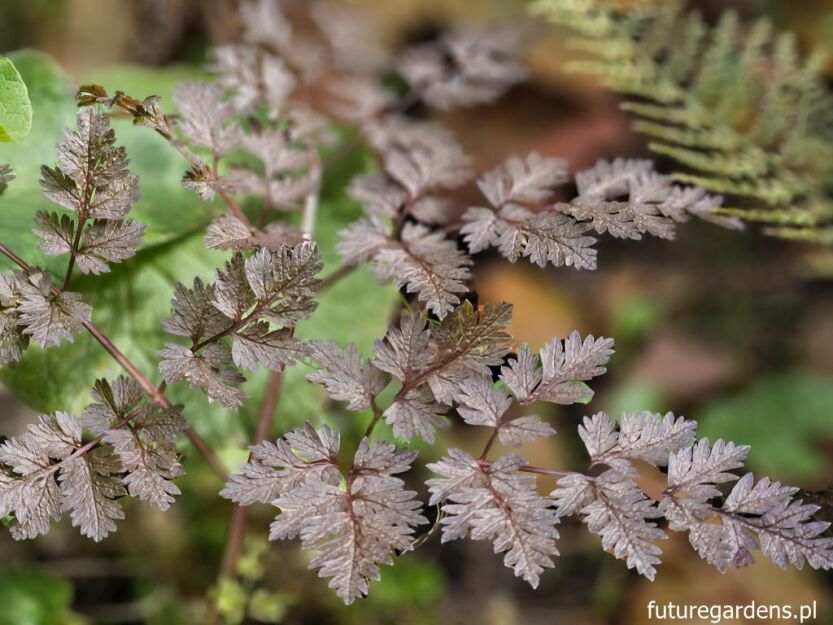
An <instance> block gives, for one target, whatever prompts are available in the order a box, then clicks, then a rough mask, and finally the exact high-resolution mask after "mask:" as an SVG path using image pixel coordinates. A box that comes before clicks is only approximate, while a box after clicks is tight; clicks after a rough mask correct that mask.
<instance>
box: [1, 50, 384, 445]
mask: <svg viewBox="0 0 833 625" xmlns="http://www.w3.org/2000/svg"><path fill="white" fill-rule="evenodd" d="M11 57H12V58H13V59H14V60H15V63H16V64H17V66H18V67H19V69H20V72H21V75H22V76H23V78H24V80H25V81H26V82H27V84H28V85H29V90H30V93H31V97H32V106H33V109H34V123H33V129H32V133H31V134H30V135H29V137H28V138H27V140H26V141H25V142H24V143H22V144H19V145H15V146H14V148H13V149H9V147H8V146H2V145H0V162H13V163H14V164H15V170H16V172H17V179H15V180H14V181H13V183H12V184H11V185H10V186H9V189H8V190H7V192H6V193H5V195H4V196H3V199H2V203H0V207H1V208H0V232H3V234H4V239H5V240H9V241H13V242H14V245H15V250H16V251H17V252H18V253H19V254H20V255H21V256H22V257H23V258H24V259H25V260H27V261H29V262H33V263H37V264H39V265H41V266H45V267H46V268H47V269H49V270H50V272H51V273H52V274H53V275H54V277H55V278H60V277H62V276H63V272H64V270H65V263H66V261H65V259H62V258H60V257H45V256H43V254H41V253H40V250H39V249H38V246H37V240H36V238H35V236H34V235H33V234H32V232H31V229H32V218H33V216H34V214H35V212H36V211H37V210H38V209H43V208H46V207H47V206H48V204H49V203H48V200H46V198H44V197H43V195H42V193H41V191H40V189H39V188H38V182H37V181H38V176H39V173H38V172H39V167H40V164H41V163H51V162H52V161H53V160H54V149H55V148H54V145H55V143H56V142H57V141H59V140H60V139H61V137H62V129H63V128H64V127H68V126H71V125H72V124H73V119H74V116H75V113H76V106H75V103H74V100H73V91H74V90H73V88H72V87H71V86H70V82H69V79H68V78H67V76H66V75H65V74H64V73H63V72H62V71H61V69H60V68H59V67H58V66H57V65H56V64H55V62H54V61H53V60H52V59H51V58H49V57H48V56H46V55H44V54H42V53H36V52H30V51H23V52H19V53H14V54H12V55H11ZM191 74H193V70H185V69H166V70H147V69H138V68H134V67H130V66H125V67H118V68H114V69H112V70H103V71H99V72H98V73H97V74H96V75H94V76H92V77H91V78H92V79H94V80H105V81H111V82H112V83H113V87H115V88H119V89H121V88H124V89H125V90H137V91H134V92H135V93H150V92H157V93H161V94H162V95H163V96H165V95H166V94H167V92H169V91H170V88H171V86H172V85H173V83H174V82H176V81H177V80H182V79H183V78H188V77H189V75H191ZM163 103H164V101H163ZM114 128H115V131H116V136H117V138H118V142H119V143H120V144H122V145H124V146H125V147H126V148H127V153H128V156H129V158H130V161H131V162H130V170H131V172H132V173H135V174H138V175H139V176H140V191H141V194H142V197H141V199H140V200H139V202H138V203H137V204H136V205H135V206H134V208H133V210H132V211H131V216H132V217H134V218H135V219H136V220H137V221H140V222H142V223H145V224H147V226H148V228H147V233H146V235H145V237H144V241H143V243H144V245H143V248H142V249H141V250H140V252H139V253H138V254H137V256H136V257H134V258H133V259H130V261H129V262H126V263H123V264H122V265H119V266H114V268H113V269H114V270H113V271H112V272H111V273H109V274H106V275H104V276H99V277H93V278H90V277H84V276H79V277H78V278H76V279H74V280H73V284H72V288H73V289H74V290H77V291H79V292H81V293H83V294H84V297H85V299H86V301H87V302H88V303H89V304H90V305H91V306H92V307H93V310H94V314H93V321H94V322H95V323H96V325H97V326H98V327H100V328H101V329H102V331H103V332H104V333H105V334H106V335H107V336H108V337H110V338H111V340H112V341H113V342H114V343H115V344H116V345H117V346H118V347H119V349H121V350H122V351H123V352H124V354H125V355H126V356H127V357H128V359H130V360H131V361H132V362H133V363H135V364H136V365H137V366H138V367H139V369H140V370H142V371H144V372H146V373H148V374H152V373H153V372H155V371H156V364H157V362H158V351H159V350H160V349H161V348H162V347H163V346H164V343H165V334H164V332H163V330H162V326H161V324H160V321H159V320H160V319H164V318H166V317H167V316H168V314H169V307H170V299H171V295H172V293H173V286H174V284H176V282H183V283H186V284H187V283H191V282H192V281H193V278H194V277H195V276H199V277H200V278H202V279H209V280H211V279H213V268H214V267H218V266H221V265H222V262H223V259H224V258H225V255H224V254H222V253H220V252H217V251H215V250H208V249H206V247H205V245H204V243H203V240H202V234H203V231H204V229H205V227H206V226H207V224H208V222H209V221H210V218H211V215H212V206H211V205H210V204H208V203H206V202H202V201H200V200H199V199H198V198H197V197H196V196H194V195H193V194H192V193H190V192H188V191H186V190H185V189H183V188H182V187H181V185H180V178H181V176H182V172H183V171H184V170H185V169H186V165H187V164H186V163H185V161H184V160H183V159H182V158H181V157H180V156H179V155H178V154H176V152H175V151H174V150H171V149H170V146H168V145H167V144H166V142H165V141H164V140H163V139H162V138H161V137H157V136H156V135H155V134H154V133H152V132H150V131H149V130H148V129H147V128H141V127H135V126H132V125H131V124H130V123H129V122H126V121H125V122H114ZM334 149H335V150H337V149H338V147H337V146H336V147H335V148H334ZM364 167H366V157H365V154H364V153H363V152H361V151H356V153H355V155H354V156H352V157H350V158H347V159H344V160H343V161H340V162H339V163H335V164H334V165H333V166H332V167H330V168H328V171H327V173H326V176H325V180H324V183H323V187H324V188H323V194H322V200H321V210H320V219H319V223H318V226H317V229H316V240H317V241H318V242H319V245H320V246H321V251H322V256H323V259H324V261H325V263H327V266H329V267H333V266H336V260H337V255H336V253H335V251H334V249H335V243H336V241H337V232H338V231H339V230H340V229H342V228H343V227H344V226H345V225H346V224H348V223H350V222H351V221H352V220H354V219H355V217H356V216H357V215H358V214H359V207H358V206H357V205H356V203H355V202H353V201H352V200H349V199H347V198H345V196H344V195H343V194H340V193H336V190H337V189H338V190H340V189H343V184H341V182H340V181H341V180H342V179H349V178H350V177H351V176H352V175H353V174H354V173H356V171H357V170H361V169H363V168H364ZM0 267H2V268H3V269H6V268H8V267H10V266H9V265H8V263H7V261H5V260H0ZM395 298H396V294H395V291H393V289H391V288H381V287H379V286H378V285H377V284H376V282H375V280H374V279H373V278H372V277H371V276H370V275H369V274H368V273H366V272H364V271H357V272H355V273H354V274H353V275H351V276H348V277H347V278H345V279H344V280H342V281H341V282H340V283H339V284H338V285H337V286H335V287H334V288H333V289H331V290H329V291H327V292H326V293H323V294H322V295H321V296H320V306H319V308H318V310H317V311H316V314H315V316H314V318H313V319H311V320H310V321H309V322H306V323H304V324H302V325H301V326H300V327H299V328H298V335H299V336H300V337H301V338H312V337H321V336H327V337H333V338H334V339H335V340H337V341H339V342H341V343H346V342H347V341H348V340H351V341H353V342H355V343H357V344H358V345H359V347H360V348H361V349H363V350H364V351H365V352H369V351H370V349H371V347H372V344H373V338H374V337H376V336H378V335H380V334H382V333H384V328H385V327H386V322H387V318H386V314H387V313H386V311H387V310H388V309H389V307H390V305H391V304H392V303H393V301H394V299H395ZM346 300H349V301H350V302H351V305H350V306H344V305H343V302H344V301H346ZM128 311H129V314H127V313H128ZM308 372H309V370H308V369H307V367H306V366H305V365H303V364H301V365H298V366H295V367H292V368H290V369H289V370H288V371H287V373H286V380H285V385H284V393H283V394H282V396H281V405H282V406H292V410H286V411H285V412H286V414H287V415H288V418H292V419H296V420H297V422H302V421H303V420H304V419H305V418H308V417H309V416H311V415H312V414H316V413H320V412H321V411H322V407H323V405H324V404H325V402H326V394H325V393H324V391H323V390H322V389H321V388H319V387H317V386H314V385H311V384H309V383H307V382H306V381H305V379H304V378H305V376H306V374H307V373H308ZM118 373H120V370H119V368H118V365H116V364H115V363H114V362H113V360H112V359H111V358H110V357H109V356H108V355H107V353H106V352H104V351H103V350H102V349H101V347H100V346H99V345H98V344H97V343H96V342H95V340H94V339H93V338H92V337H90V336H88V335H86V334H83V335H78V336H77V337H76V340H75V343H72V344H66V345H64V346H63V347H59V348H56V349H50V350H43V349H40V348H37V347H36V346H34V347H33V348H32V349H30V350H28V351H27V353H26V354H25V356H24V357H23V359H22V360H21V361H20V362H19V363H18V364H17V365H16V366H14V367H7V368H4V369H3V370H2V372H0V380H2V381H3V383H4V384H6V385H7V386H8V387H9V388H10V390H11V391H12V392H14V393H15V395H16V396H18V397H20V398H21V399H22V400H23V401H24V402H26V403H27V404H28V405H29V406H31V407H32V408H34V409H36V410H40V411H44V412H49V411H53V410H57V409H58V408H60V409H62V410H67V411H70V412H72V411H75V412H76V414H77V412H78V411H80V410H81V409H82V408H83V407H84V406H85V405H86V404H87V403H88V402H89V392H88V389H89V388H90V387H91V386H92V383H93V382H94V380H96V379H97V378H101V377H110V378H112V377H114V376H115V375H117V374H118ZM267 377H268V371H264V370H260V371H258V372H257V373H254V374H252V375H250V376H249V379H248V381H247V382H246V384H245V385H244V387H243V388H244V390H245V391H246V392H247V393H248V395H249V399H248V400H247V401H246V403H245V404H244V406H243V407H242V409H241V411H240V413H239V415H238V416H236V417H235V418H234V419H230V418H229V416H228V415H229V413H228V411H227V410H225V409H224V408H222V407H221V406H219V405H218V404H209V403H208V402H207V400H206V399H205V398H204V397H202V396H201V394H199V393H193V392H192V391H191V390H190V389H189V388H188V387H187V385H184V384H177V385H174V387H173V388H172V389H170V391H169V393H168V395H169V397H170V399H171V401H173V402H175V403H187V405H188V406H189V412H190V413H191V414H193V415H195V418H194V422H195V425H196V427H197V429H198V430H199V431H200V432H202V433H204V434H206V435H208V436H209V437H210V438H212V439H213V440H217V441H218V442H221V444H220V448H221V450H222V447H223V446H228V447H238V446H239V442H240V440H242V435H243V433H244V432H247V431H248V430H249V429H250V424H251V423H253V422H254V421H255V420H256V418H257V409H258V405H259V402H260V397H261V396H262V392H263V388H264V385H265V381H266V378H267ZM279 409H280V408H279ZM229 435H231V436H230V437H229ZM238 437H239V438H238Z"/></svg>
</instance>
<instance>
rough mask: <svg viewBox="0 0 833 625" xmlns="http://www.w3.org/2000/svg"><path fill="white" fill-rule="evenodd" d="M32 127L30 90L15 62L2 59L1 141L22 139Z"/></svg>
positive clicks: (0, 62)
mask: <svg viewBox="0 0 833 625" xmlns="http://www.w3.org/2000/svg"><path fill="white" fill-rule="evenodd" d="M31 128H32V104H31V102H29V92H28V90H27V89H26V84H25V83H24V82H23V79H22V78H21V77H20V73H19V72H18V71H17V68H15V66H14V63H12V61H11V59H9V58H8V57H6V58H2V59H0V141H3V142H9V141H21V140H22V139H24V138H25V137H26V135H28V134H29V130H31Z"/></svg>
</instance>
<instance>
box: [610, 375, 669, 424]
mask: <svg viewBox="0 0 833 625" xmlns="http://www.w3.org/2000/svg"><path fill="white" fill-rule="evenodd" d="M602 403H603V405H604V407H605V411H606V412H607V414H608V415H610V418H611V419H616V420H618V419H619V416H620V415H621V414H622V413H623V412H642V411H644V410H649V411H651V412H664V409H663V408H664V404H665V401H664V398H663V396H662V392H661V391H660V389H659V388H657V386H656V385H654V384H651V383H650V382H647V381H642V380H640V381H628V382H624V383H623V384H621V385H619V386H617V387H616V388H614V389H612V390H611V391H609V392H608V393H607V394H606V395H605V397H604V401H603V402H602Z"/></svg>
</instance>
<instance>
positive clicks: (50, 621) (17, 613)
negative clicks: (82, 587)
mask: <svg viewBox="0 0 833 625" xmlns="http://www.w3.org/2000/svg"><path fill="white" fill-rule="evenodd" d="M71 602H72V587H71V586H70V584H69V582H67V581H66V580H63V579H59V578H57V577H52V576H51V575H47V574H45V573H42V572H40V571H38V570H35V569H24V570H7V571H4V572H3V573H0V606H2V607H1V608H0V625H73V624H76V625H78V624H80V622H81V621H80V620H78V619H77V618H76V617H74V616H72V614H71V613H70V611H69V607H70V603H71Z"/></svg>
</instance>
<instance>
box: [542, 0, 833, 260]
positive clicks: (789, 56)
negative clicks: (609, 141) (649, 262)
mask: <svg viewBox="0 0 833 625" xmlns="http://www.w3.org/2000/svg"><path fill="white" fill-rule="evenodd" d="M621 4H624V3H614V2H611V1H609V0H608V1H603V2H598V1H596V0H537V1H536V2H535V3H534V5H533V7H534V11H535V12H536V13H537V14H540V15H544V16H546V17H547V18H549V19H550V20H552V21H553V22H555V23H557V24H560V25H563V26H566V27H568V28H570V29H572V30H574V31H575V32H576V33H577V37H575V38H574V39H572V40H571V42H570V43H571V45H572V47H573V48H575V49H577V50H579V51H581V52H582V53H586V54H587V55H589V58H584V59H582V60H579V61H576V62H574V63H572V64H571V67H572V69H574V70H579V71H585V72H589V73H592V74H594V75H596V76H598V77H599V78H600V79H601V80H602V81H603V82H604V83H605V84H606V85H607V86H608V87H609V88H611V89H613V90H614V91H617V92H619V93H622V94H623V95H625V96H626V97H627V100H626V102H625V103H624V104H623V108H624V109H625V110H628V111H630V112H632V113H633V114H634V115H635V116H636V118H637V121H636V122H635V124H634V126H635V128H636V130H637V131H639V132H642V133H644V134H647V135H648V136H649V137H650V138H651V143H650V144H649V147H650V149H651V150H653V151H654V152H656V153H658V154H662V155H665V156H667V157H669V158H670V159H671V160H672V161H674V162H676V164H677V168H676V171H675V174H674V177H675V178H676V179H677V180H679V181H681V182H686V183H691V184H696V185H699V186H701V187H704V188H706V189H708V190H710V191H714V192H717V193H722V194H726V195H729V196H731V197H733V198H737V199H739V200H742V201H741V202H740V203H741V204H742V205H743V206H744V207H743V208H726V209H721V210H720V211H719V212H720V213H722V214H725V215H731V216H737V217H741V218H743V219H746V220H749V221H759V222H764V223H767V224H770V228H769V230H768V232H769V233H770V234H773V235H776V236H780V237H786V238H796V239H803V240H812V241H817V242H821V243H828V244H830V243H833V200H831V198H830V196H829V188H828V187H829V184H830V182H831V180H833V99H831V97H830V94H829V92H828V91H827V90H826V88H825V87H824V85H823V82H822V80H821V77H820V75H819V73H820V70H821V68H822V57H821V55H814V56H811V57H810V58H809V59H807V60H802V59H801V57H800V55H799V52H798V46H797V44H796V40H795V37H794V36H793V35H792V34H791V33H781V34H778V35H775V34H773V32H772V26H771V24H770V23H769V22H768V21H766V20H759V21H757V22H755V23H754V24H753V25H751V26H750V27H749V28H748V29H746V28H742V27H741V26H740V24H739V23H738V16H737V15H736V14H735V13H734V12H731V11H728V12H726V13H724V14H723V15H722V16H721V18H720V20H719V21H718V22H717V24H716V25H714V26H713V27H712V26H709V25H707V24H706V23H705V22H704V21H703V19H702V18H701V17H700V15H699V14H697V13H695V12H687V11H685V10H684V9H683V3H682V1H681V0H671V1H668V2H661V3H649V4H647V5H640V4H637V6H636V8H632V9H630V10H628V11H626V12H622V11H619V10H618V8H617V7H618V6H620V5H621Z"/></svg>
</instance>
